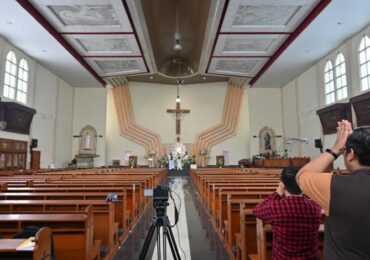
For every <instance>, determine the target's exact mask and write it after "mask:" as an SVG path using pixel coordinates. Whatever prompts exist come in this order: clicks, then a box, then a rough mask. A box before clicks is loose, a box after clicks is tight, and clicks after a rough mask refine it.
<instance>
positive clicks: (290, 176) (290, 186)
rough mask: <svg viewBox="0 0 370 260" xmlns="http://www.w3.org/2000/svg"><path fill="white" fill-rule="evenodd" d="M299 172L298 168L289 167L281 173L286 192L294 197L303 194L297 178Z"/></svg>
mask: <svg viewBox="0 0 370 260" xmlns="http://www.w3.org/2000/svg"><path fill="white" fill-rule="evenodd" d="M298 171H299V169H298V168H295V167H287V168H284V169H283V171H282V172H281V176H280V180H281V182H282V183H283V184H284V186H285V190H286V191H287V192H288V193H290V194H292V195H300V194H302V190H301V189H300V188H299V186H298V183H297V181H296V178H295V177H296V175H297V173H298Z"/></svg>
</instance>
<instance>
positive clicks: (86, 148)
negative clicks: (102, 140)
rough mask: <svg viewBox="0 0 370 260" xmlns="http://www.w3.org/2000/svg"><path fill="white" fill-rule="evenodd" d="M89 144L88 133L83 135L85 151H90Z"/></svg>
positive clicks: (89, 137)
mask: <svg viewBox="0 0 370 260" xmlns="http://www.w3.org/2000/svg"><path fill="white" fill-rule="evenodd" d="M90 143H91V136H90V133H89V132H88V133H87V134H86V135H85V150H90Z"/></svg>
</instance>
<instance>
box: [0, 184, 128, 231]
mask: <svg viewBox="0 0 370 260" xmlns="http://www.w3.org/2000/svg"><path fill="white" fill-rule="evenodd" d="M80 191H81V190H80ZM115 194H116V195H117V198H118V201H115V202H114V203H113V207H114V221H115V222H116V223H118V227H119V228H120V232H119V233H120V236H122V235H127V233H128V230H129V227H130V224H132V223H130V221H129V213H128V209H127V198H126V192H125V191H124V190H121V192H116V193H115ZM107 195H108V193H107V192H83V190H82V191H81V192H61V190H59V192H20V193H16V192H13V193H12V192H2V193H0V200H25V199H27V200H71V201H75V202H81V203H82V204H84V202H83V201H85V200H99V201H102V202H104V201H106V197H107ZM0 202H1V201H0Z"/></svg>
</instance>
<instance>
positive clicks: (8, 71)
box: [3, 51, 29, 104]
mask: <svg viewBox="0 0 370 260" xmlns="http://www.w3.org/2000/svg"><path fill="white" fill-rule="evenodd" d="M28 78H29V67H28V62H27V61H26V60H25V59H21V61H20V62H19V64H18V62H17V57H16V56H15V53H14V52H13V51H9V52H8V54H7V56H6V63H5V77H4V90H3V96H4V97H7V98H9V99H13V100H16V101H17V102H21V103H24V104H27V92H28Z"/></svg>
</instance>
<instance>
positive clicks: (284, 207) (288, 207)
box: [253, 167, 321, 260]
mask: <svg viewBox="0 0 370 260" xmlns="http://www.w3.org/2000/svg"><path fill="white" fill-rule="evenodd" d="M297 173H298V169H296V168H291V167H290V168H285V169H284V170H283V172H282V174H281V181H280V183H279V186H278V188H277V189H276V191H275V192H274V193H272V194H271V195H270V196H269V197H268V198H267V199H265V200H264V201H263V202H261V203H260V204H258V205H257V206H256V207H255V208H254V210H253V213H254V215H255V216H256V217H257V218H259V219H262V220H263V221H264V222H267V223H271V225H272V233H273V240H272V259H273V260H274V259H276V260H278V259H279V260H281V259H302V260H303V259H305V260H311V259H315V260H317V259H319V258H320V257H319V248H318V237H319V227H320V223H321V208H320V206H319V205H318V204H316V203H315V202H314V201H312V200H311V199H309V198H307V197H305V196H303V195H302V191H301V189H300V188H299V186H298V184H297V182H296V175H297Z"/></svg>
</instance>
